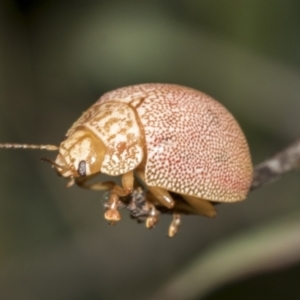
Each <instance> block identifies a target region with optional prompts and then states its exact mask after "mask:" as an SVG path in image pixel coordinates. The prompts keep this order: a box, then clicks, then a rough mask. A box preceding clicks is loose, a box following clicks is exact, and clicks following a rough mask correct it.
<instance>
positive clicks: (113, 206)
mask: <svg viewBox="0 0 300 300" xmlns="http://www.w3.org/2000/svg"><path fill="white" fill-rule="evenodd" d="M97 175H98V174H95V175H91V176H87V177H78V178H76V184H77V185H79V186H80V187H82V188H85V189H90V190H94V191H107V190H110V191H111V193H110V196H109V199H108V201H107V203H106V207H107V211H106V212H105V214H104V218H105V219H106V220H107V221H109V222H110V223H111V224H114V223H115V222H117V221H120V220H121V215H120V213H119V211H118V207H119V197H125V196H127V195H128V194H130V193H131V192H132V190H133V185H134V176H133V171H130V172H127V173H125V174H123V175H122V178H121V181H122V187H120V186H118V185H116V184H115V183H114V182H113V181H106V182H96V183H91V184H89V183H88V182H87V181H88V180H90V179H93V178H94V177H96V176H97Z"/></svg>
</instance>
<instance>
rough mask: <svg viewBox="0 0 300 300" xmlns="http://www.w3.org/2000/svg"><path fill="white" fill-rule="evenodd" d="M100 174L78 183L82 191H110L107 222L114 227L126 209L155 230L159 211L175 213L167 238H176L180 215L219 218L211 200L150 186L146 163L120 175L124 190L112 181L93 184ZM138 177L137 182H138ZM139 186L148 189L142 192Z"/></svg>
mask: <svg viewBox="0 0 300 300" xmlns="http://www.w3.org/2000/svg"><path fill="white" fill-rule="evenodd" d="M96 175H98V174H94V175H91V176H87V177H78V178H76V181H75V182H76V183H77V185H79V186H80V187H82V188H85V189H91V190H97V191H105V190H106V191H107V190H110V195H109V198H108V200H107V202H106V203H105V208H106V212H105V214H104V217H105V219H106V220H107V221H108V222H109V223H111V224H114V223H115V222H117V221H119V220H120V219H121V216H120V213H119V211H118V210H119V208H121V207H124V206H125V207H126V208H127V209H129V210H130V211H131V216H132V217H133V218H136V219H137V220H139V221H140V220H143V219H146V221H145V224H146V227H147V228H153V227H154V226H155V224H156V223H157V222H158V219H159V215H160V211H161V210H169V211H170V213H172V214H173V220H172V222H171V224H170V227H169V231H168V235H169V236H170V237H172V236H174V235H175V234H176V233H177V231H178V228H179V225H180V223H181V217H180V214H181V213H183V214H198V215H204V216H207V217H214V216H216V214H217V213H216V210H215V208H214V206H213V205H212V203H211V202H210V201H207V200H204V199H200V198H198V197H195V196H190V195H183V194H175V193H172V192H170V191H168V190H166V189H164V188H160V187H156V186H149V185H147V184H146V181H145V172H144V164H141V165H140V166H139V167H138V168H137V169H136V170H135V172H133V171H130V172H127V173H125V174H123V175H121V182H122V187H121V186H118V185H116V184H115V183H114V182H113V181H107V182H97V183H92V184H90V183H89V181H90V179H92V178H94V177H95V176H96ZM135 178H136V179H137V180H135ZM139 183H140V184H141V185H142V186H143V187H145V188H146V190H147V192H146V193H144V192H142V194H141V190H142V189H141V188H140V185H139Z"/></svg>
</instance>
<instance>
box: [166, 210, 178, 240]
mask: <svg viewBox="0 0 300 300" xmlns="http://www.w3.org/2000/svg"><path fill="white" fill-rule="evenodd" d="M180 224H181V216H180V214H173V220H172V222H171V224H170V227H169V232H168V236H169V237H173V236H175V234H176V233H177V232H178V229H179V226H180Z"/></svg>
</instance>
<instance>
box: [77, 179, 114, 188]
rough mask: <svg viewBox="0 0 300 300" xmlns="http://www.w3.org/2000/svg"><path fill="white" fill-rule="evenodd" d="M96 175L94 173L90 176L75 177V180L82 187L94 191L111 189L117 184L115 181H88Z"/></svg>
mask: <svg viewBox="0 0 300 300" xmlns="http://www.w3.org/2000/svg"><path fill="white" fill-rule="evenodd" d="M94 177H95V176H93V175H91V176H88V177H78V178H76V179H75V182H76V184H77V185H78V186H80V187H81V188H84V189H87V190H93V191H109V190H111V189H112V188H113V187H114V186H115V183H114V182H113V181H105V182H96V183H88V181H89V180H90V179H92V178H94Z"/></svg>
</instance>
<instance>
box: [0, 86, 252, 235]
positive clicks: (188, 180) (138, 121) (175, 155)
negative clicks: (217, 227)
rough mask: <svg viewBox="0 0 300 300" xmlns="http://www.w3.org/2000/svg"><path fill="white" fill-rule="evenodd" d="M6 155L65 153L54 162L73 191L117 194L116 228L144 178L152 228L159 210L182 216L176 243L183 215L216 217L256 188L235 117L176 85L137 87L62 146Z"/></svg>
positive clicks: (112, 99) (105, 105)
mask: <svg viewBox="0 0 300 300" xmlns="http://www.w3.org/2000/svg"><path fill="white" fill-rule="evenodd" d="M0 148H38V149H45V150H58V155H57V157H56V160H55V161H54V162H53V161H51V160H49V159H46V160H47V161H50V162H51V164H52V165H53V166H54V167H55V169H56V170H57V172H58V173H59V174H60V175H62V176H63V177H66V178H68V179H69V181H68V184H67V186H71V185H73V184H74V183H76V184H77V185H79V186H81V187H84V188H89V189H93V190H109V191H110V196H109V199H108V202H107V210H106V212H105V215H104V217H105V219H107V220H108V221H109V222H111V223H115V222H117V221H119V220H120V218H121V217H120V213H119V211H118V207H119V203H120V200H122V197H125V196H128V195H130V194H131V193H132V191H133V189H134V182H135V179H138V181H139V182H141V184H142V185H144V187H145V188H146V189H147V190H148V194H147V198H146V202H147V204H148V205H149V206H150V207H151V209H150V213H149V216H148V217H147V219H146V226H147V227H148V228H151V227H153V226H154V225H155V224H156V222H157V221H158V215H159V212H158V210H157V209H156V208H157V206H159V205H160V206H164V207H166V208H167V209H169V210H172V211H173V212H174V214H173V221H172V223H171V225H170V227H169V236H173V235H175V234H176V232H177V230H178V226H179V224H180V214H179V212H184V213H195V214H201V215H205V216H208V217H213V216H215V215H216V210H215V208H214V205H213V204H212V203H213V202H236V201H240V200H243V199H245V198H246V196H247V193H248V191H249V188H250V184H251V181H252V172H253V169H252V163H251V157H250V153H249V148H248V144H247V141H246V139H245V136H244V134H243V132H242V130H241V129H240V126H239V125H238V123H237V121H236V120H235V119H234V117H233V116H232V115H231V114H230V113H229V112H228V111H227V110H226V109H225V108H224V107H223V106H222V105H221V104H220V103H219V102H217V101H216V100H214V99H213V98H211V97H210V96H208V95H206V94H204V93H202V92H199V91H197V90H194V89H191V88H187V87H183V86H179V85H172V84H140V85H133V86H128V87H124V88H120V89H117V90H114V91H111V92H108V93H106V94H104V95H103V96H102V97H101V98H100V99H99V100H98V101H97V102H96V103H95V104H94V105H92V106H91V107H90V108H89V109H88V110H87V111H86V112H84V113H83V115H82V116H81V117H80V118H79V119H78V120H77V121H76V122H75V123H74V124H73V125H72V127H71V128H70V129H69V130H68V132H67V134H66V138H65V140H64V141H62V143H61V144H60V145H59V147H57V146H53V145H19V144H0ZM100 173H104V174H107V175H110V176H112V177H113V178H114V177H116V176H121V181H122V185H121V186H118V185H117V184H116V183H114V181H109V182H99V183H95V184H89V183H88V181H89V179H91V178H94V177H95V176H96V175H98V174H100ZM171 193H172V194H171ZM173 194H176V195H180V196H181V197H182V198H183V201H181V202H179V201H177V200H176V199H175V200H174V197H173V196H172V195H173Z"/></svg>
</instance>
